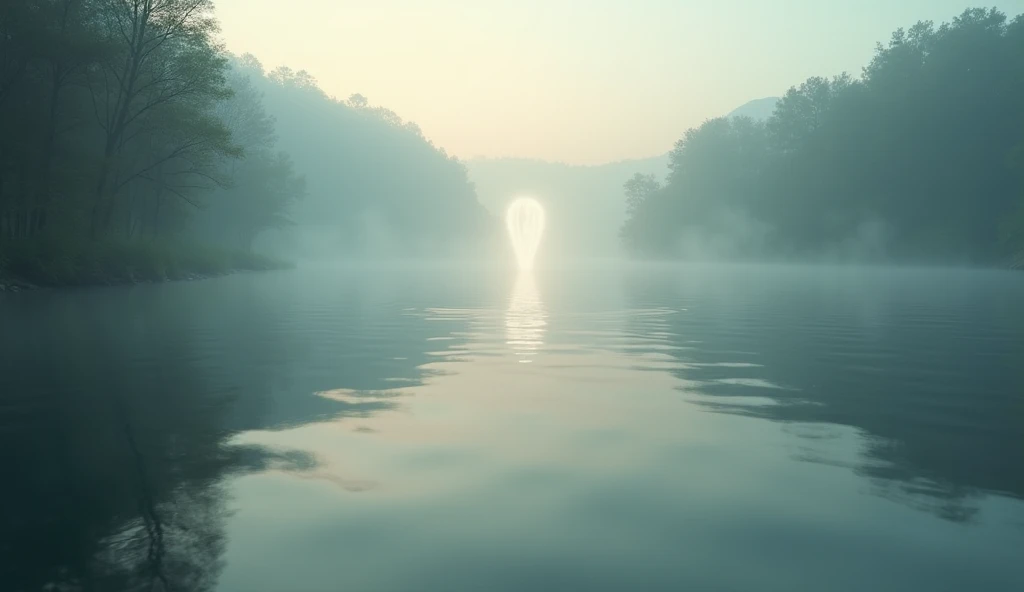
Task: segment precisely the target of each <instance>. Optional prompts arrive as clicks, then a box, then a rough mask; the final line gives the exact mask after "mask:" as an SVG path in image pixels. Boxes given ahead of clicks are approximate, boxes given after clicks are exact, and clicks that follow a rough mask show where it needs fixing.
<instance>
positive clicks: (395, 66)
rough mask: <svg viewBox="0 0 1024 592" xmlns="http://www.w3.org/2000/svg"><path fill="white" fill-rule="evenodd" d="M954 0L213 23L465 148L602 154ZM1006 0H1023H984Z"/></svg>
mask: <svg viewBox="0 0 1024 592" xmlns="http://www.w3.org/2000/svg"><path fill="white" fill-rule="evenodd" d="M972 4H978V3H971V2H968V1H965V0H901V1H900V2H893V1H892V0H862V1H861V2H858V3H855V4H841V3H829V2H821V0H774V1H768V0H593V1H592V2H587V3H583V2H579V1H578V0H434V1H433V2H424V1H422V0H378V1H377V2H337V1H335V0H293V2H290V3H288V4H287V5H282V4H281V3H279V2H272V1H271V0H215V6H216V15H217V17H218V18H219V19H220V21H221V38H222V40H223V42H224V44H225V46H226V48H227V49H228V50H229V51H231V52H233V53H235V54H243V53H252V54H253V55H255V56H256V57H257V58H258V59H259V60H260V61H261V62H262V63H263V64H264V66H265V67H266V68H267V69H268V70H272V69H274V68H276V67H278V66H288V67H290V68H292V69H293V70H306V71H308V72H309V73H310V74H311V75H312V76H313V77H315V78H316V79H317V81H318V83H319V84H320V86H321V88H322V89H323V90H324V91H325V92H326V93H327V94H328V95H332V96H335V97H337V98H339V99H344V98H347V97H348V96H350V95H351V94H354V93H359V94H362V95H363V96H365V97H367V98H368V99H369V101H370V103H371V104H373V105H380V106H383V107H387V108H389V109H391V110H393V111H394V112H395V113H397V114H398V115H400V116H401V117H402V118H403V119H405V120H406V121H412V122H415V123H416V124H417V125H418V126H419V127H420V129H421V130H422V131H423V133H424V135H425V136H426V137H427V138H429V139H430V140H432V141H433V142H434V143H435V144H436V145H437V146H440V147H443V148H444V149H445V150H446V151H447V152H448V153H449V154H452V155H455V156H457V157H458V158H460V159H462V160H466V159H471V158H478V157H490V158H503V157H514V158H533V159H543V160H548V161H555V162H564V163H568V164H598V163H607V162H613V161H619V160H624V159H632V158H647V157H652V156H658V155H662V154H665V153H667V152H669V151H670V150H671V149H672V145H673V143H674V142H675V141H676V140H678V139H679V138H680V137H682V135H683V133H684V132H685V131H686V129H687V128H689V127H694V126H697V125H700V123H701V122H702V121H704V120H705V119H708V118H712V117H719V116H723V115H725V114H727V113H729V112H730V111H731V110H733V109H735V108H737V107H739V106H741V105H743V104H744V103H746V102H748V101H750V100H754V99H759V98H763V97H768V96H781V95H782V94H784V93H785V92H786V90H787V89H788V88H789V87H791V86H794V85H798V84H800V83H801V82H803V81H804V80H806V79H807V78H808V77H810V76H832V75H835V74H839V73H841V72H843V71H847V72H849V73H850V74H852V75H855V76H856V75H859V74H860V72H861V69H862V68H863V67H864V66H866V65H867V64H868V62H869V61H870V59H871V56H872V55H873V52H874V47H875V44H876V43H877V42H882V43H885V42H887V41H888V40H889V38H890V36H891V34H892V32H893V31H895V30H896V29H897V28H900V27H904V28H908V27H910V26H912V25H913V24H914V23H915V22H917V21H918V20H927V19H931V20H934V21H936V22H937V23H939V22H943V21H949V20H951V19H953V18H954V17H955V16H957V15H958V14H960V13H961V12H962V11H963V10H964V8H966V7H967V6H968V5H972ZM981 4H984V5H985V6H995V7H997V8H999V9H1001V10H1003V11H1004V12H1006V13H1007V14H1009V15H1011V17H1012V16H1013V15H1016V14H1019V13H1021V12H1024V0H990V1H988V2H984V3H981Z"/></svg>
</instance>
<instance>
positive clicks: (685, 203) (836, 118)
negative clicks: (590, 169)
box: [620, 9, 1024, 266]
mask: <svg viewBox="0 0 1024 592" xmlns="http://www.w3.org/2000/svg"><path fill="white" fill-rule="evenodd" d="M624 190H625V197H626V204H627V210H628V219H627V221H626V223H625V224H624V225H623V227H622V229H621V234H620V236H621V238H622V241H623V244H624V246H625V247H626V248H627V249H628V250H629V251H630V252H632V253H633V254H635V255H637V256H643V257H657V258H689V259H742V260H756V259H790V258H798V259H801V260H820V261H830V262H834V261H869V262H870V261H897V262H906V263H929V264H932V263H943V264H955V265H988V266H993V265H994V266H1005V265H1011V266H1021V263H1022V262H1024V15H1022V16H1018V17H1016V18H1014V19H1012V20H1010V19H1008V18H1007V16H1006V15H1005V14H1004V13H1002V12H1000V11H998V10H995V9H968V10H966V11H964V12H963V13H962V14H960V15H959V16H958V17H956V18H954V19H953V20H952V21H951V22H948V23H944V24H942V25H940V26H935V24H934V23H932V22H919V23H917V24H916V25H914V26H912V27H910V28H909V29H905V30H904V29H900V30H897V31H896V32H895V33H893V35H892V38H891V39H890V40H889V42H888V43H887V44H884V45H883V44H879V45H878V46H877V47H876V51H875V55H874V57H873V59H872V60H871V62H870V63H869V64H868V65H867V66H866V67H865V68H864V70H863V72H862V74H861V76H860V77H859V78H857V77H854V76H851V75H849V74H845V73H844V74H840V75H838V76H834V77H831V78H826V77H813V78H810V79H808V80H806V81H805V82H803V83H801V84H800V85H799V86H796V87H793V88H791V89H789V91H788V92H787V93H786V94H785V95H784V96H783V97H782V99H781V100H780V101H779V102H778V103H777V105H776V108H775V111H774V112H773V113H772V115H771V116H770V117H769V118H768V119H767V121H764V122H761V121H756V120H753V119H750V118H746V117H734V118H717V119H711V120H708V121H705V122H704V123H703V124H702V125H701V126H699V127H697V128H695V129H690V130H688V131H687V132H686V133H685V135H684V136H683V137H682V139H680V140H679V141H678V142H677V143H676V145H675V147H674V149H673V150H672V152H671V154H670V162H669V171H668V174H667V177H666V178H665V180H664V182H663V183H662V182H661V180H659V179H658V177H657V176H654V175H643V174H637V175H635V176H634V177H633V178H632V179H630V180H629V181H628V182H626V184H625V186H624Z"/></svg>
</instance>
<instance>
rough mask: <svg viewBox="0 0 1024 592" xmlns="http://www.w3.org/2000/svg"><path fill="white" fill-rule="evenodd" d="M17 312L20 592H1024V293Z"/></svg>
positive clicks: (230, 293)
mask: <svg viewBox="0 0 1024 592" xmlns="http://www.w3.org/2000/svg"><path fill="white" fill-rule="evenodd" d="M940 287H941V288H942V289H938V288H940ZM24 296H25V295H20V296H19V298H17V299H13V300H12V299H8V300H4V301H0V322H2V323H4V324H3V325H0V326H3V327H11V328H12V331H11V332H8V333H5V334H4V335H3V336H2V337H0V347H3V349H2V350H0V353H2V354H3V356H2V357H0V362H2V363H3V364H4V366H3V368H0V370H3V372H0V394H2V396H3V397H4V398H3V401H2V402H3V403H4V406H3V407H2V408H0V419H2V421H3V423H2V424H0V426H2V427H3V428H4V429H3V430H2V431H0V436H2V437H3V438H4V440H3V441H2V442H0V444H2V445H3V447H4V448H3V449H5V450H8V451H16V452H15V454H14V455H13V457H12V458H11V459H10V460H9V461H8V463H7V468H8V473H9V476H10V479H9V481H8V482H9V483H13V484H16V485H15V487H9V488H6V489H4V490H3V493H0V495H2V496H4V497H3V498H0V502H3V503H2V504H0V507H3V508H5V510H6V511H7V512H8V514H7V515H6V517H5V519H6V522H5V523H7V524H12V525H14V527H13V528H12V529H10V532H11V533H13V534H12V536H11V537H10V539H6V540H4V541H3V542H4V546H3V547H2V549H0V550H3V551H5V552H6V554H7V557H9V558H10V559H8V560H7V561H5V564H4V568H5V575H7V574H8V572H9V573H10V575H9V576H8V577H7V579H6V580H5V581H7V582H13V583H14V585H13V588H12V589H14V590H18V589H26V590H28V589H38V588H39V587H40V586H38V585H36V584H38V583H39V582H57V581H64V582H68V581H76V582H83V581H85V582H91V583H92V586H91V587H92V588H93V589H95V590H116V589H132V588H138V587H143V588H144V587H145V585H146V583H147V582H150V583H151V582H153V581H159V579H156V580H154V578H157V575H158V574H159V575H160V576H162V577H163V578H166V579H168V581H171V582H172V583H176V584H177V587H178V588H181V589H210V590H222V591H225V592H234V591H261V590H267V591H272V590H275V591H276V590H293V589H294V590H336V589H345V588H348V589H356V590H421V589H443V590H479V589H488V590H495V589H496V590H522V589H553V588H554V589H587V590H602V589H607V590H619V589H653V590H658V589H673V590H676V589H722V590H823V589H827V590H863V589H871V590H905V589H908V587H910V588H913V589H928V590H944V589H949V590H957V589H979V590H982V589H984V590H1003V589H1005V590H1010V589H1017V588H1021V587H1022V586H1024V572H1022V571H1021V570H1020V569H1019V562H1018V560H1017V551H1018V550H1019V548H1021V546H1022V545H1024V507H1022V502H1021V501H1020V500H1021V498H1024V451H1022V450H1021V449H1020V446H1019V445H1020V442H1021V441H1024V440H1022V438H1024V417H1022V416H1021V414H1020V413H1021V411H1020V410H1021V409H1022V408H1024V406H1022V403H1024V401H1022V399H1021V397H1022V396H1024V395H1022V393H1024V388H1021V387H1024V381H1022V373H1024V365H1022V364H1020V362H1022V361H1024V359H1022V358H1024V351H1022V349H1021V344H1022V343H1024V323H1022V321H1024V318H1022V316H1021V312H1022V311H1021V309H1020V307H1019V302H1021V301H1022V298H1024V281H1022V279H1021V278H1020V277H1019V276H1014V275H1012V274H998V273H983V272H957V271H943V270H933V271H916V272H900V273H890V272H888V271H884V270H880V271H877V270H876V271H873V270H860V271H849V272H846V273H836V272H835V271H834V270H821V269H814V268H775V269H772V268H767V269H750V268H741V267H737V268H721V269H719V268H715V269H690V268H683V269H671V268H670V269H669V270H668V272H666V270H664V269H659V270H654V271H653V272H652V271H650V270H648V271H643V270H611V271H603V272H601V273H583V272H579V273H568V272H560V273H559V274H547V275H544V274H536V275H533V274H531V275H526V276H519V277H518V278H516V279H515V281H509V280H507V279H505V278H501V277H491V276H487V275H480V274H478V275H474V276H471V277H468V278H467V276H466V275H465V274H460V273H451V274H446V273H438V272H431V273H427V272H423V273H420V274H416V273H405V274H401V275H396V274H369V273H365V272H358V273H356V272H344V273H336V274H333V275H332V274H329V273H324V272H323V271H322V270H316V273H313V272H311V271H308V270H299V271H296V272H291V273H282V274H264V275H247V276H236V277H230V278H223V279H220V280H216V281H210V282H198V283H194V284H173V285H166V286H142V287H138V288H135V289H111V290H97V291H82V292H78V293H53V294H50V295H40V296H39V297H37V298H35V299H29V298H26V297H24ZM12 335H17V336H18V337H17V338H12V337H11V336H12ZM527 360H528V361H529V362H530V363H529V364H523V363H522V362H523V361H527ZM127 434H131V435H132V438H131V440H129V439H128V438H127ZM131 442H134V444H131ZM8 456H11V455H10V454H8ZM69 500H71V501H69ZM140 508H141V509H140ZM157 525H159V529H157V528H156V526H157ZM155 533H159V535H157V534H155ZM5 536H7V535H5ZM115 546H116V547H117V549H128V550H129V551H130V552H121V551H117V552H114V547H115ZM62 578H63V579H62Z"/></svg>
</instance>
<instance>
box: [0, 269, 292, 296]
mask: <svg viewBox="0 0 1024 592" xmlns="http://www.w3.org/2000/svg"><path fill="white" fill-rule="evenodd" d="M276 269H287V267H285V266H282V267H275V268H268V269H230V270H227V271H223V272H215V273H186V274H184V275H182V276H180V277H165V278H162V279H152V278H143V277H139V278H110V279H109V280H108V281H101V282H79V283H75V282H71V283H58V284H38V283H33V282H30V281H28V280H25V279H22V278H20V277H17V276H11V275H3V274H0V294H5V293H12V294H17V293H20V292H33V291H36V290H68V289H75V288H102V287H108V286H138V285H141V284H165V283H171V282H196V281H199V280H211V279H214V278H219V277H224V276H228V275H234V274H236V273H249V272H257V271H274V270H276Z"/></svg>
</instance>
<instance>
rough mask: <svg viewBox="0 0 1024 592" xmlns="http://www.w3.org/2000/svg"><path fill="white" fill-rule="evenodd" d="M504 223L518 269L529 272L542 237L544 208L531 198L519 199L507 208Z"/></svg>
mask: <svg viewBox="0 0 1024 592" xmlns="http://www.w3.org/2000/svg"><path fill="white" fill-rule="evenodd" d="M505 223H506V225H507V226H508V236H509V238H510V239H511V240H512V248H513V249H514V250H515V252H516V261H517V262H518V263H519V269H520V270H522V271H530V270H531V269H533V260H534V258H535V257H536V256H537V249H538V247H540V239H541V238H542V237H543V236H544V208H543V207H542V206H541V205H540V202H538V201H537V200H535V199H533V198H531V197H520V198H519V199H516V200H515V201H513V202H512V204H511V205H509V206H508V211H507V212H506V213H505Z"/></svg>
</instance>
